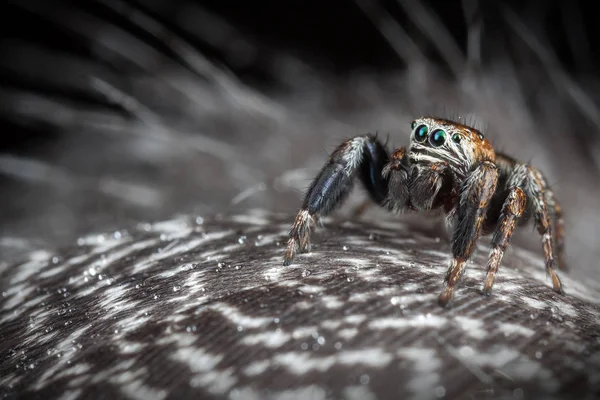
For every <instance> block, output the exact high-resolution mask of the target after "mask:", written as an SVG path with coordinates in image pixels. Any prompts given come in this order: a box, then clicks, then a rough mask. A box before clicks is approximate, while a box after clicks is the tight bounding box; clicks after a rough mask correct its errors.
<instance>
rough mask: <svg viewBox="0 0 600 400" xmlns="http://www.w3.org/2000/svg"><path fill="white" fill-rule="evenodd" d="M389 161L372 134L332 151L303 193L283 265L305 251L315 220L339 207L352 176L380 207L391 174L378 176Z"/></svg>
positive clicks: (349, 186)
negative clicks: (357, 179)
mask: <svg viewBox="0 0 600 400" xmlns="http://www.w3.org/2000/svg"><path fill="white" fill-rule="evenodd" d="M389 160H390V157H389V155H388V152H387V150H386V149H385V147H384V145H383V144H382V143H381V142H380V141H379V140H378V139H377V136H376V135H372V134H366V135H361V136H356V137H354V138H352V139H349V140H347V141H345V142H344V143H342V144H341V145H340V146H339V147H338V148H337V149H335V151H334V152H333V153H332V154H331V156H330V157H329V162H328V163H327V164H325V166H323V168H322V169H321V171H320V172H319V174H318V175H317V177H316V178H315V179H314V180H313V181H312V183H311V185H310V187H309V188H308V191H307V192H306V195H305V197H304V202H303V203H302V207H301V209H300V211H299V212H298V215H297V216H296V220H295V222H294V225H293V226H292V229H291V230H290V233H289V239H288V242H287V246H286V250H285V256H284V263H283V264H284V265H289V264H290V263H291V262H292V260H293V259H294V256H295V255H296V253H297V252H298V251H300V252H302V251H307V250H309V247H310V234H311V229H312V228H313V227H314V226H315V225H316V223H317V221H318V219H319V217H321V216H325V215H327V214H328V213H330V212H331V211H333V210H334V209H335V208H337V207H339V206H340V205H341V204H342V202H343V201H344V200H345V198H346V197H347V195H348V194H349V193H350V190H351V189H352V186H353V183H354V177H355V176H356V175H358V177H359V178H360V180H361V181H362V183H363V185H364V186H365V188H366V189H367V191H368V193H369V195H370V197H371V199H372V200H373V201H375V202H376V203H377V204H380V205H383V204H384V202H385V200H386V198H387V196H388V179H392V180H393V178H392V176H393V175H390V176H388V175H386V176H384V175H383V174H382V172H383V169H384V167H385V166H386V165H387V164H388V162H389Z"/></svg>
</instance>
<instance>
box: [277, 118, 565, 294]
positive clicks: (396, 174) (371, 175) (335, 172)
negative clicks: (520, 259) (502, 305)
mask: <svg viewBox="0 0 600 400" xmlns="http://www.w3.org/2000/svg"><path fill="white" fill-rule="evenodd" d="M411 128H412V133H411V141H410V146H409V147H408V150H406V149H405V148H404V147H401V148H399V149H397V150H395V151H394V152H393V153H392V154H391V156H390V155H389V153H388V151H387V149H386V148H385V146H384V145H383V144H382V143H381V142H380V141H379V140H378V139H377V136H376V135H372V134H365V135H361V136H356V137H354V138H352V139H349V140H347V141H345V142H344V143H342V144H341V145H340V146H339V147H338V148H337V149H336V150H335V151H334V152H333V153H332V154H331V156H330V158H329V162H328V163H327V164H326V165H325V166H324V167H323V168H322V169H321V171H320V172H319V174H318V175H317V177H316V178H315V179H314V180H313V182H312V183H311V185H310V187H309V189H308V191H307V193H306V196H305V198H304V203H303V204H302V208H301V209H300V212H299V213H298V215H297V217H296V220H295V222H294V225H293V226H292V229H291V231H290V234H289V240H288V242H287V247H286V251H285V258H284V265H289V264H290V263H291V262H292V260H293V258H294V256H295V254H296V253H297V252H298V251H301V252H302V251H308V250H309V247H310V234H311V229H312V228H314V226H315V224H316V223H317V221H318V219H319V217H320V216H324V215H326V214H328V213H330V212H331V211H333V210H334V209H335V208H337V207H339V206H340V205H341V203H342V202H343V200H344V199H345V197H346V196H347V195H348V193H349V192H350V189H351V188H352V186H353V182H354V178H355V177H358V178H359V179H360V180H361V181H362V183H363V184H364V186H365V188H366V189H367V191H368V193H369V195H370V197H371V199H372V200H373V201H374V202H375V203H377V204H379V205H381V206H382V207H384V208H386V209H388V210H389V211H393V212H400V211H402V210H413V211H425V210H433V209H442V210H443V212H444V213H445V214H446V221H447V223H448V225H449V226H451V227H452V229H453V233H452V256H453V257H452V261H451V262H450V266H449V268H448V272H447V274H446V278H445V287H444V290H443V291H442V294H441V295H440V297H439V302H440V304H441V305H446V304H448V302H449V301H450V300H451V298H452V295H453V291H454V287H455V286H456V283H457V282H458V280H459V278H460V276H461V275H462V273H463V271H464V269H465V266H466V263H467V261H468V260H469V258H470V257H471V255H472V254H473V251H474V250H475V241H476V240H477V238H478V237H479V236H480V235H485V234H488V233H492V232H493V233H494V235H493V238H492V249H491V252H490V256H489V261H488V265H487V271H488V272H487V278H486V280H485V284H484V287H483V292H484V293H485V294H488V295H489V294H490V293H491V290H492V286H493V284H494V278H495V276H496V273H497V272H498V267H499V265H500V261H501V260H502V256H503V254H504V251H505V249H506V247H507V246H508V242H509V240H510V237H511V235H512V234H513V231H514V229H515V227H516V226H517V225H520V224H522V223H524V222H526V221H527V220H528V219H529V217H533V219H534V220H535V225H536V227H537V230H538V232H539V234H540V235H541V236H542V244H543V249H544V256H545V260H546V272H547V273H548V275H549V276H550V277H551V279H552V285H553V288H554V290H555V291H556V292H558V293H562V285H561V282H560V279H559V277H558V275H557V273H556V271H555V269H554V263H555V258H556V263H557V264H558V267H559V268H560V269H565V265H564V262H563V252H564V250H563V249H564V223H563V218H562V212H561V209H560V205H559V204H558V202H557V201H556V199H555V197H554V193H553V192H552V191H551V190H550V188H549V187H548V184H547V181H546V179H545V177H544V176H543V175H542V173H541V172H540V171H539V170H537V169H536V168H535V167H533V166H531V165H529V164H524V163H520V162H517V161H516V160H514V159H512V158H511V157H508V156H506V155H504V154H500V153H498V152H495V151H494V149H493V148H492V146H491V144H490V143H489V141H487V140H486V139H485V137H484V136H483V134H482V133H481V132H479V131H478V130H476V129H474V128H472V127H469V126H466V125H463V124H460V123H457V122H453V121H449V120H445V119H439V118H430V117H423V118H418V119H416V120H415V121H413V123H412V125H411ZM552 214H553V215H554V216H555V217H556V218H555V219H554V220H552V219H551V218H550V215H552Z"/></svg>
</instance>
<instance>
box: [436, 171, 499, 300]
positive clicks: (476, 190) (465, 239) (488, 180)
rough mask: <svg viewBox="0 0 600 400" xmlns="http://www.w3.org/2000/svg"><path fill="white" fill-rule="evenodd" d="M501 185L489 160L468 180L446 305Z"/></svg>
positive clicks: (454, 241)
mask: <svg viewBox="0 0 600 400" xmlns="http://www.w3.org/2000/svg"><path fill="white" fill-rule="evenodd" d="M497 184H498V168H497V167H496V166H495V165H494V163H491V162H489V161H485V162H483V163H482V164H481V165H479V166H478V167H477V168H476V169H475V170H474V171H473V172H471V174H470V175H469V177H468V178H467V180H466V182H465V183H464V184H463V187H462V188H461V191H460V199H459V205H458V211H457V220H456V226H455V227H454V233H453V237H452V253H453V256H454V258H453V260H452V262H451V263H450V267H449V268H448V272H447V274H446V279H445V284H446V287H445V288H444V290H443V291H442V294H440V297H439V303H440V305H442V306H445V305H447V304H448V302H450V300H451V299H452V296H453V294H454V286H455V285H456V283H457V282H458V280H459V279H460V277H461V275H462V273H463V272H464V270H465V266H466V263H467V261H468V260H469V258H470V257H471V255H472V254H473V251H474V250H475V241H476V240H477V238H478V237H479V234H480V233H481V227H482V225H483V222H484V220H485V216H486V212H487V208H488V205H489V203H490V200H491V199H492V196H493V195H494V192H495V191H496V186H497Z"/></svg>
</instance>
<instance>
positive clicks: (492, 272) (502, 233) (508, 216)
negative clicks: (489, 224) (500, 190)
mask: <svg viewBox="0 0 600 400" xmlns="http://www.w3.org/2000/svg"><path fill="white" fill-rule="evenodd" d="M526 205H527V198H526V197H525V193H524V192H523V190H522V189H521V188H518V187H516V188H513V189H512V190H511V191H510V193H509V194H508V197H507V198H506V200H505V201H504V205H503V206H502V213H501V214H500V218H499V220H498V227H497V228H496V231H495V232H494V236H493V238H492V250H491V251H490V257H489V261H488V268H487V270H488V272H487V277H486V279H485V284H484V286H483V293H484V294H486V295H490V294H491V293H492V286H493V285H494V279H495V278H496V273H497V272H498V268H499V267H500V262H501V261H502V256H503V255H504V251H505V250H506V248H507V247H508V243H509V241H510V238H511V236H512V234H513V232H514V230H515V227H516V226H517V223H518V220H519V218H521V216H522V215H523V212H524V211H525V207H526Z"/></svg>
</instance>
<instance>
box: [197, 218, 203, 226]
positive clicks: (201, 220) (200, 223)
mask: <svg viewBox="0 0 600 400" xmlns="http://www.w3.org/2000/svg"><path fill="white" fill-rule="evenodd" d="M203 223H204V218H202V217H196V224H197V225H202V224H203Z"/></svg>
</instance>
